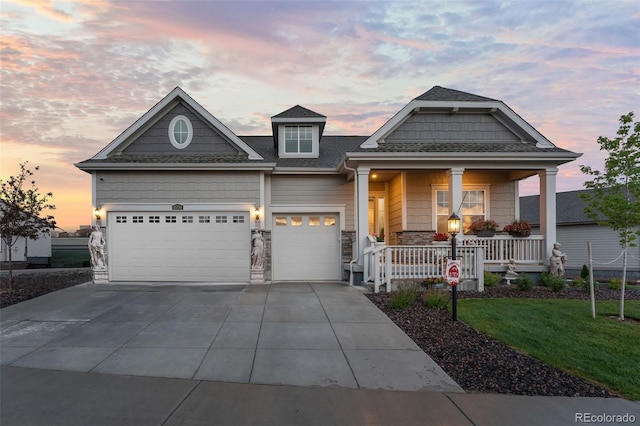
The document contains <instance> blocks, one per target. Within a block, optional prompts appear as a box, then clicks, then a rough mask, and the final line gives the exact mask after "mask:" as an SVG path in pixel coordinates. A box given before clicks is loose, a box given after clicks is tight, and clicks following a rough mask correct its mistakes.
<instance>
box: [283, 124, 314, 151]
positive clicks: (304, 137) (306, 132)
mask: <svg viewBox="0 0 640 426" xmlns="http://www.w3.org/2000/svg"><path fill="white" fill-rule="evenodd" d="M284 152H286V153H288V154H291V153H294V154H297V153H309V154H310V153H311V152H313V130H312V126H284Z"/></svg>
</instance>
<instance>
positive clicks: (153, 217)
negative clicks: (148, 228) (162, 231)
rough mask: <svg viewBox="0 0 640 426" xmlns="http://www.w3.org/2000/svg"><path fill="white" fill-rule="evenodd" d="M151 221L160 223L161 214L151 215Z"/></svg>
mask: <svg viewBox="0 0 640 426" xmlns="http://www.w3.org/2000/svg"><path fill="white" fill-rule="evenodd" d="M149 223H160V216H149Z"/></svg>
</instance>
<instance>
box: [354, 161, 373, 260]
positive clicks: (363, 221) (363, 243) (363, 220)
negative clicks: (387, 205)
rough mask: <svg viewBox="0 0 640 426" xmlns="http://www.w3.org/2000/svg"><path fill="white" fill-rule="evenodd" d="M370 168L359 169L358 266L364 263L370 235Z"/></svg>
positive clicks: (357, 198) (357, 196) (357, 200)
mask: <svg viewBox="0 0 640 426" xmlns="http://www.w3.org/2000/svg"><path fill="white" fill-rule="evenodd" d="M370 172H371V169H370V168H369V167H358V173H357V174H358V176H357V179H358V185H357V187H358V193H357V194H356V202H357V203H358V209H357V210H358V217H357V218H356V221H357V223H356V227H357V230H358V247H359V248H360V249H359V251H360V253H358V265H362V264H363V263H364V255H363V253H364V249H365V248H367V245H368V242H367V235H369V173H370Z"/></svg>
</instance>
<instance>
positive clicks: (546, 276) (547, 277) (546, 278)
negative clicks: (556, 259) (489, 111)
mask: <svg viewBox="0 0 640 426" xmlns="http://www.w3.org/2000/svg"><path fill="white" fill-rule="evenodd" d="M552 277H553V275H552V274H550V273H549V272H543V273H541V274H540V285H542V286H545V287H549V286H550V285H551V280H552V279H553V278H552Z"/></svg>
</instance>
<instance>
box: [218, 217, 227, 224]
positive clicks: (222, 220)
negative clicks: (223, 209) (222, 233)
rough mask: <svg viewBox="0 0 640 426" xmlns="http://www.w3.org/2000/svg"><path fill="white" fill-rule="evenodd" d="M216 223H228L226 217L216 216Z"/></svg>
mask: <svg viewBox="0 0 640 426" xmlns="http://www.w3.org/2000/svg"><path fill="white" fill-rule="evenodd" d="M216 223H227V217H226V216H216Z"/></svg>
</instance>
